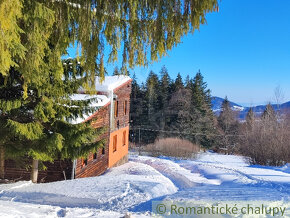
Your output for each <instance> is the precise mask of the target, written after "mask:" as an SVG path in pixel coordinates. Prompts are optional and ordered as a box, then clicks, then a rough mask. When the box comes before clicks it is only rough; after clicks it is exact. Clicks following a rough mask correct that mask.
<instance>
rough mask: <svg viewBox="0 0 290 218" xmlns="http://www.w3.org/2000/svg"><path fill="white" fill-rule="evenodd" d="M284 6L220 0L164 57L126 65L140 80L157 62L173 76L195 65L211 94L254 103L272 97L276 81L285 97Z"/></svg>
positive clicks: (289, 63)
mask: <svg viewBox="0 0 290 218" xmlns="http://www.w3.org/2000/svg"><path fill="white" fill-rule="evenodd" d="M289 11H290V1H289V0H275V1H274V0H222V1H221V3H220V10H219V12H218V13H212V14H208V15H207V25H203V26H201V28H200V31H199V32H198V31H197V32H195V33H194V34H193V35H188V36H185V37H183V39H182V43H181V44H179V45H178V46H177V47H175V48H174V49H173V50H171V51H170V52H169V55H168V56H167V57H164V58H162V59H161V60H160V61H159V62H157V63H154V64H152V65H149V66H148V67H147V68H135V69H133V70H130V71H131V72H133V71H135V72H136V75H137V78H138V80H139V81H140V82H143V81H145V80H146V77H147V75H148V73H149V71H150V70H153V71H154V72H156V73H158V72H159V71H160V69H161V67H162V66H163V65H165V66H166V68H167V69H168V72H169V74H170V75H171V76H172V77H173V78H175V77H176V75H177V73H178V72H180V73H181V75H182V76H183V77H184V78H185V77H186V76H187V75H190V76H192V77H193V76H194V75H195V73H196V72H197V71H198V70H199V69H200V70H201V73H202V74H203V76H204V78H205V81H206V82H207V83H208V87H209V88H210V89H211V90H212V95H215V96H219V97H224V96H226V95H227V96H228V98H229V99H230V100H232V101H234V102H237V103H241V104H244V105H245V104H247V105H256V104H260V103H267V102H269V101H273V96H274V89H275V87H277V86H280V87H281V89H282V91H283V93H284V101H289V100H290V24H289V22H290V13H289ZM114 66H115V65H114ZM107 67H108V70H109V71H112V69H113V68H114V67H113V66H111V65H110V66H107Z"/></svg>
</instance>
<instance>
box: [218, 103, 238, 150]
mask: <svg viewBox="0 0 290 218" xmlns="http://www.w3.org/2000/svg"><path fill="white" fill-rule="evenodd" d="M236 117H237V114H236V113H235V112H234V111H233V110H232V108H231V105H230V102H229V100H228V98H227V97H225V100H224V101H223V103H222V109H221V113H220V115H219V117H218V125H219V127H220V130H221V131H222V134H223V135H224V136H223V137H222V139H221V140H220V145H221V146H234V145H235V144H236V143H237V141H238V138H237V137H236V136H235V135H237V134H238V131H239V123H238V121H237V119H236Z"/></svg>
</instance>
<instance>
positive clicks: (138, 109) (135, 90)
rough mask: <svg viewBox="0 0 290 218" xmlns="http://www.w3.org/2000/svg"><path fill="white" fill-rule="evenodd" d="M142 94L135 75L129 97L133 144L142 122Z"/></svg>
mask: <svg viewBox="0 0 290 218" xmlns="http://www.w3.org/2000/svg"><path fill="white" fill-rule="evenodd" d="M143 94H144V93H143V92H142V90H141V87H140V86H139V85H138V83H137V78H136V75H135V73H134V74H133V77H132V91H131V97H130V120H131V127H132V128H131V129H133V130H130V131H131V134H130V137H131V138H130V139H131V141H133V142H137V138H136V137H138V138H139V135H138V134H139V132H138V133H136V129H135V128H137V127H139V128H140V126H141V125H142V123H143V122H144V113H143V108H144V106H143V105H144V101H143Z"/></svg>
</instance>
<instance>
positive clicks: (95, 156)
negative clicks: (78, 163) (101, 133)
mask: <svg viewBox="0 0 290 218" xmlns="http://www.w3.org/2000/svg"><path fill="white" fill-rule="evenodd" d="M97 157H98V155H97V152H95V153H94V155H93V159H94V160H95V159H97Z"/></svg>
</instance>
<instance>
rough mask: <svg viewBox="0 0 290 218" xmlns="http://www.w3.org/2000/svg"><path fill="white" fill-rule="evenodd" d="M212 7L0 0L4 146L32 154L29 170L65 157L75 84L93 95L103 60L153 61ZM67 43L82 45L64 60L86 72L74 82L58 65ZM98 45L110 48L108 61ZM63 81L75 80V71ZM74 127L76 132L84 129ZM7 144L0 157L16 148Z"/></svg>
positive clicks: (209, 1) (211, 2) (207, 3)
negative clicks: (74, 58) (74, 56)
mask: <svg viewBox="0 0 290 218" xmlns="http://www.w3.org/2000/svg"><path fill="white" fill-rule="evenodd" d="M217 7H218V2H217V0H204V1H202V2H200V3H199V4H195V3H193V2H192V1H189V0H186V1H185V2H184V4H180V3H179V2H178V1H174V2H173V4H172V2H169V1H164V2H158V3H157V2H154V1H153V2H148V1H127V0H125V1H123V0H122V1H120V0H117V1H91V0H76V1H73V3H71V2H67V1H40V0H2V1H0V32H1V34H0V75H1V77H0V81H1V84H0V85H1V96H0V101H1V102H0V103H1V104H0V111H1V115H0V116H1V122H3V123H4V126H5V127H7V129H8V131H9V134H8V135H7V136H8V137H9V136H10V135H11V136H15V138H14V140H15V142H14V141H13V140H12V139H13V137H12V138H9V140H7V141H9V142H11V143H13V144H15V147H17V149H19V152H20V151H21V152H20V153H21V154H26V155H28V156H30V157H32V158H33V159H34V160H35V161H34V166H35V169H36V168H37V160H53V159H54V158H55V157H56V154H57V153H58V154H59V153H61V154H62V153H65V152H62V149H63V148H64V143H65V141H66V140H65V137H64V135H66V134H64V133H63V134H62V133H61V131H60V130H59V129H58V127H59V126H62V125H66V127H67V128H68V127H69V126H70V125H69V124H68V123H65V122H64V118H65V117H70V116H72V114H73V115H76V114H78V115H80V114H81V113H82V106H84V105H80V103H79V102H74V103H72V102H71V101H69V97H68V94H71V93H72V92H71V91H75V90H76V88H79V87H80V86H82V87H84V88H85V89H87V90H88V91H90V92H93V90H94V84H95V83H94V81H95V76H96V75H98V76H100V77H99V78H100V81H102V80H103V79H104V75H105V67H104V66H105V62H109V63H112V62H114V61H116V60H117V57H118V56H119V55H120V56H122V71H123V72H127V66H129V67H130V68H133V67H134V66H141V65H145V64H147V63H148V62H149V60H148V59H150V61H156V60H158V59H159V58H160V57H163V56H164V55H166V52H167V51H168V50H170V49H172V48H173V47H174V46H175V45H176V44H177V43H179V42H180V39H181V37H182V36H183V35H185V34H187V33H188V32H194V30H195V29H198V28H199V26H200V24H204V23H205V14H206V13H207V12H209V11H214V10H217ZM148 21H150V22H148ZM72 44H73V45H74V44H77V46H78V48H81V49H80V54H78V60H77V61H76V62H74V63H71V64H72V65H73V69H79V68H81V69H82V71H83V72H85V74H83V75H82V79H81V80H80V81H78V82H77V83H72V82H70V81H69V80H65V81H63V80H62V78H63V76H64V74H65V73H64V71H65V70H66V69H65V68H66V67H70V66H71V65H69V66H68V65H66V67H64V66H63V63H62V58H61V57H62V56H63V55H66V54H67V48H68V47H69V46H70V45H72ZM121 47H122V48H123V49H122V50H121V51H120V49H119V48H121ZM78 48H77V51H79V49H78ZM105 48H106V49H107V48H108V49H109V50H110V52H109V55H108V59H106V57H105ZM120 53H121V54H120ZM147 54H150V56H149V55H147ZM76 63H77V64H78V63H80V66H79V67H78V66H76ZM69 79H76V78H75V74H73V75H72V78H69ZM71 87H73V88H71ZM13 88H14V89H13ZM150 93H151V92H150ZM151 94H152V93H151ZM151 94H150V95H149V96H148V97H149V99H152V96H151ZM75 104H78V108H77V109H76V108H75V107H73V106H76V105H75ZM82 104H83V103H82ZM64 105H72V107H65V106H64ZM151 106H152V105H151ZM151 110H152V108H150V109H149V112H150V113H151ZM59 122H62V123H61V124H62V125H58V124H59ZM62 127H63V126H62ZM63 128H64V127H63ZM71 128H76V127H75V126H73V127H71ZM77 128H78V130H79V133H81V132H82V128H84V127H83V125H80V127H77ZM64 129H65V128H64ZM1 131H2V130H1ZM77 132H78V131H77ZM88 132H90V131H88ZM81 135H82V134H81ZM84 138H86V137H84ZM88 138H90V137H88ZM4 140H6V139H3V141H2V142H0V145H2V146H3V144H4ZM7 141H5V142H7ZM20 141H21V143H18V142H20ZM85 142H87V141H86V140H85ZM76 143H79V141H77V142H76ZM6 145H8V144H7V143H5V149H2V148H1V149H0V150H1V153H2V151H4V150H6V151H8V153H9V149H11V150H16V149H12V148H14V147H13V146H12V145H11V146H6ZM24 145H25V146H24ZM16 153H17V152H16ZM0 157H2V155H0ZM0 162H2V161H0Z"/></svg>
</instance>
